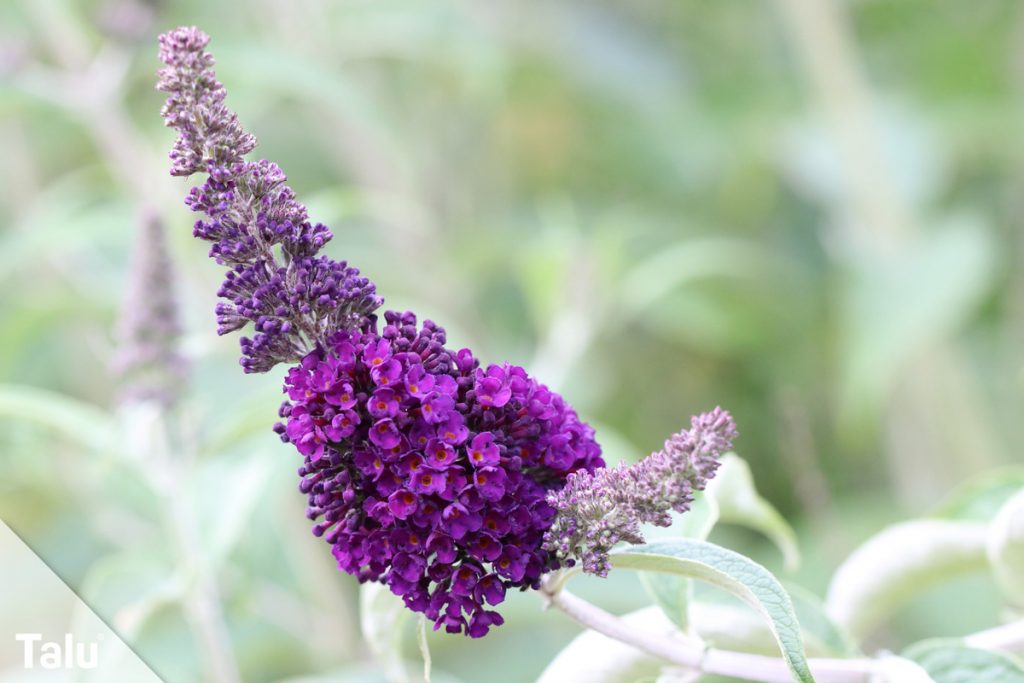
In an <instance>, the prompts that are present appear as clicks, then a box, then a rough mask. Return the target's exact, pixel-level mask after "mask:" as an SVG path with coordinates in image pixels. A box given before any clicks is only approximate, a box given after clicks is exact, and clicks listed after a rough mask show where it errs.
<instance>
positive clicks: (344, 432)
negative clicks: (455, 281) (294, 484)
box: [278, 311, 603, 637]
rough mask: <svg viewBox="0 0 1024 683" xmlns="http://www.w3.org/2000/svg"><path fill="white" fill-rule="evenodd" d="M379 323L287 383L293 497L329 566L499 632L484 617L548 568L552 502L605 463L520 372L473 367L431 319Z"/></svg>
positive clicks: (332, 345) (309, 361)
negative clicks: (296, 476) (579, 476)
mask: <svg viewBox="0 0 1024 683" xmlns="http://www.w3.org/2000/svg"><path fill="white" fill-rule="evenodd" d="M384 318H385V325H384V327H383V329H380V330H378V329H377V326H376V324H375V323H369V324H367V325H366V326H365V327H364V328H363V330H362V331H357V330H354V329H347V330H341V331H339V332H338V333H336V334H335V335H333V336H332V337H331V338H330V340H329V341H328V343H327V345H326V346H325V347H324V348H322V349H318V350H316V351H314V352H312V353H310V354H309V355H307V356H306V357H305V358H303V359H302V361H301V362H300V363H299V364H298V365H296V366H295V367H293V368H292V369H291V370H289V371H288V375H287V377H286V380H285V392H286V393H287V394H288V398H289V400H288V401H287V402H286V403H285V404H284V406H282V410H281V415H282V416H283V417H284V418H285V419H286V420H287V422H286V423H285V424H284V425H283V427H281V428H280V429H279V430H278V433H279V434H281V437H282V439H283V440H284V441H288V442H291V443H293V444H294V445H295V447H296V448H297V449H298V451H299V453H300V454H302V455H303V457H304V465H303V467H302V468H301V469H300V470H299V472H300V475H301V476H302V482H301V484H300V487H299V488H300V490H301V491H302V492H303V493H305V494H306V495H307V496H308V498H309V507H308V512H309V516H310V518H312V519H315V520H317V523H316V526H315V527H314V533H316V534H317V535H318V536H322V537H323V538H324V539H325V540H326V541H327V542H328V543H330V544H331V546H332V551H333V554H334V557H335V558H336V559H337V561H338V566H339V568H341V569H342V570H344V571H346V572H348V573H350V574H353V575H355V576H356V577H357V578H358V579H359V580H360V581H381V582H383V583H385V584H387V585H388V587H389V588H390V589H391V590H392V591H393V592H394V593H396V594H397V595H400V596H402V598H403V600H404V601H405V604H406V605H407V606H408V607H409V608H410V609H412V610H415V611H417V612H422V613H424V614H425V615H426V616H427V617H428V618H429V619H431V620H432V621H433V622H434V626H435V628H436V629H440V628H444V629H445V630H446V631H448V632H452V633H465V634H467V635H469V636H471V637H480V636H483V635H485V634H486V633H487V632H488V630H489V629H490V628H492V627H494V626H498V625H500V624H501V623H502V622H503V620H502V618H501V616H500V615H499V614H498V613H497V612H495V611H493V610H491V609H488V607H490V606H494V605H497V604H499V603H501V602H502V601H503V600H504V599H505V594H506V592H507V591H508V590H509V589H511V588H520V589H525V588H537V587H538V586H539V585H540V577H541V574H542V573H544V572H545V571H549V570H551V569H555V568H557V567H558V563H559V561H558V558H557V557H556V556H555V554H554V553H552V552H550V551H548V550H546V549H544V548H543V547H542V543H543V539H544V534H545V532H546V531H547V529H548V527H549V526H550V524H551V522H552V520H553V519H554V514H555V509H554V508H553V507H552V506H551V504H550V503H549V502H548V501H547V496H548V495H550V494H551V493H553V492H557V491H558V490H560V489H561V487H562V486H563V485H564V484H565V483H566V481H567V479H568V478H569V477H570V476H571V475H572V473H574V472H591V471H593V470H594V469H595V468H597V467H600V466H602V465H603V461H602V460H601V449H600V447H599V446H598V445H597V443H596V442H595V441H594V432H593V430H592V429H591V428H590V427H589V426H587V425H586V424H585V423H583V422H581V421H580V420H579V418H578V417H577V415H576V413H575V411H573V409H572V408H571V407H570V406H569V405H568V404H566V403H565V402H564V401H563V400H562V398H561V397H560V396H559V395H558V394H556V393H554V392H552V391H550V390H548V389H547V388H546V387H544V386H543V385H542V384H539V383H537V381H536V380H534V379H533V378H531V377H529V375H527V374H526V372H525V371H524V370H523V369H522V368H519V367H516V366H511V365H500V366H499V365H492V366H490V367H488V368H480V367H479V363H478V362H477V361H476V359H475V358H474V357H473V356H472V354H471V353H470V352H469V351H468V350H465V349H463V350H461V351H458V352H452V351H449V350H448V349H447V348H446V347H445V341H446V339H445V333H444V330H443V329H442V328H440V327H438V326H436V325H434V324H432V323H430V322H429V321H425V322H424V323H423V325H422V326H421V327H419V328H417V326H416V317H415V316H414V315H412V314H411V313H404V314H399V313H395V312H391V311H389V312H387V313H386V314H385V316H384ZM385 369H386V370H385ZM483 397H486V398H483ZM339 415H345V416H346V417H345V418H344V422H345V425H344V429H341V425H340V424H339V420H338V417H339Z"/></svg>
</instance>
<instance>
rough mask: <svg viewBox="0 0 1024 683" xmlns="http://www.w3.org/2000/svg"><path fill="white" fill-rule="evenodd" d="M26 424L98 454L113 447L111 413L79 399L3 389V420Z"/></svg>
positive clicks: (19, 388)
mask: <svg viewBox="0 0 1024 683" xmlns="http://www.w3.org/2000/svg"><path fill="white" fill-rule="evenodd" d="M2 418H11V419H17V420H27V421H29V422H34V423H36V424H38V425H40V426H42V427H46V428H48V429H52V430H54V431H56V432H60V433H62V434H64V435H65V436H67V437H70V438H72V439H74V440H75V441H77V442H79V443H81V444H82V445H84V446H87V447H89V448H91V449H93V450H95V451H99V452H102V451H105V450H107V449H109V448H110V447H111V446H112V444H113V439H112V436H113V433H114V422H113V419H112V418H111V416H110V415H109V414H108V413H105V412H103V411H102V410H100V409H99V408H97V407H95V406H93V405H90V404H88V403H85V402H83V401H79V400H77V399H74V398H71V397H70V396H66V395H65V394H59V393H57V392H55V391H47V390H46V389H39V388H36V387H30V386H24V385H16V384H7V385H0V419H2Z"/></svg>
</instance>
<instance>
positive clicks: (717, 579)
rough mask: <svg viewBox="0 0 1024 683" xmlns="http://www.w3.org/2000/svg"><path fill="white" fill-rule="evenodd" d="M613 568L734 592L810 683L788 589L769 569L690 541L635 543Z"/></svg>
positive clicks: (615, 556)
mask: <svg viewBox="0 0 1024 683" xmlns="http://www.w3.org/2000/svg"><path fill="white" fill-rule="evenodd" d="M611 563H612V566H613V567H617V568H622V569H638V570H641V571H653V572H664V573H669V574H678V575H680V576H686V577H689V578H694V579H700V580H702V581H706V582H708V583H711V584H713V585H716V586H718V587H720V588H723V589H725V590H727V591H729V592H730V593H732V594H733V595H736V596H737V597H739V598H740V599H742V600H743V601H745V602H746V603H747V604H749V605H750V606H751V607H753V608H754V609H756V610H757V611H758V612H760V613H761V615H762V616H764V618H765V619H766V620H767V621H768V624H769V627H770V628H771V630H772V634H773V635H774V636H775V639H776V641H777V642H778V645H779V650H780V651H781V653H782V657H783V659H784V660H785V662H786V665H787V666H788V667H789V670H790V672H791V673H792V674H793V677H794V679H795V680H797V681H800V682H801V683H806V682H807V681H813V680H814V677H813V676H812V675H811V670H810V668H809V667H808V665H807V656H806V654H805V653H804V644H803V638H802V637H801V634H800V624H799V622H798V621H797V618H796V614H795V612H794V611H793V603H792V600H790V597H789V594H788V593H786V589H785V588H783V587H782V585H781V584H780V583H779V582H778V580H777V579H776V578H775V577H774V576H772V573H771V572H769V571H768V570H767V569H765V568H764V567H762V566H761V565H759V564H757V563H756V562H754V561H753V560H751V559H749V558H747V557H744V556H743V555H740V554H739V553H736V552H733V551H731V550H727V549H726V548H722V547H720V546H717V545H714V544H712V543H707V542H703V541H693V540H688V539H683V540H678V541H662V542H659V543H650V544H647V545H641V546H635V547H632V548H630V549H629V550H628V551H625V552H620V553H614V554H613V555H612V557H611Z"/></svg>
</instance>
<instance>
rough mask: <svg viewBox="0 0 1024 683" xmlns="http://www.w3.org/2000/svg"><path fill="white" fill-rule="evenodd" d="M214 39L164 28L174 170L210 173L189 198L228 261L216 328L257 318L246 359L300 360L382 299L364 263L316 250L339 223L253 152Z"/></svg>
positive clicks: (250, 364)
mask: <svg viewBox="0 0 1024 683" xmlns="http://www.w3.org/2000/svg"><path fill="white" fill-rule="evenodd" d="M209 40H210V39H209V37H208V36H207V35H206V34H204V33H203V32H202V31H199V30H198V29H196V28H178V29H175V30H174V31H171V32H169V33H166V34H164V35H162V36H160V60H161V61H162V62H163V63H164V64H165V65H166V66H165V68H163V69H161V70H160V72H159V76H160V80H159V82H158V84H157V88H158V89H159V90H162V91H164V92H166V93H167V95H168V96H167V102H166V104H165V105H164V108H163V112H162V113H163V117H164V121H165V123H166V125H167V126H169V127H171V128H174V129H176V130H177V131H178V139H177V141H176V142H175V144H174V149H173V150H172V151H171V153H170V158H171V175H176V176H190V175H193V174H195V173H205V174H207V179H206V182H205V183H204V184H203V185H202V186H200V187H194V188H192V190H191V192H190V193H189V196H188V198H187V199H186V204H187V205H188V206H189V207H190V208H191V209H192V210H193V211H195V212H197V213H200V214H203V215H205V216H206V218H205V219H200V220H198V221H197V222H196V224H195V228H194V230H193V233H194V234H195V236H196V237H198V238H200V239H203V240H206V241H209V242H212V243H213V244H212V246H211V248H210V256H211V257H212V258H213V259H214V260H216V261H217V263H219V264H221V265H223V266H227V268H228V271H227V274H226V277H225V280H224V284H223V285H222V286H221V288H220V290H219V291H218V292H217V293H218V295H219V296H220V297H221V298H222V299H223V301H222V302H221V303H219V304H217V309H216V313H217V323H218V328H217V332H218V334H227V333H229V332H233V331H235V330H238V329H241V328H242V327H245V326H246V325H249V324H252V326H253V330H254V334H253V336H252V337H251V338H250V337H242V339H241V347H242V360H241V364H242V367H243V368H244V369H245V371H246V372H266V371H267V370H269V369H271V368H272V367H274V366H275V365H277V364H278V363H282V362H295V361H297V360H299V359H300V358H302V357H303V356H305V355H306V354H307V353H309V352H310V351H312V350H313V349H314V348H317V347H318V345H319V346H322V345H323V343H324V342H325V341H326V340H327V338H328V337H329V336H330V335H331V334H332V333H333V332H334V331H335V330H337V329H341V328H346V327H358V326H359V325H361V324H363V323H365V322H366V321H367V320H368V319H369V317H370V316H371V315H372V314H373V312H374V311H375V310H376V309H377V308H378V307H379V306H380V305H381V303H382V299H381V298H380V297H378V296H377V294H376V289H375V287H374V285H373V283H372V282H370V281H369V280H368V279H366V278H365V277H361V276H360V274H359V271H358V270H357V269H355V268H351V267H349V266H348V265H347V264H346V263H345V262H344V261H342V262H338V261H334V260H332V259H330V258H328V257H326V256H318V255H317V253H318V252H319V251H320V249H321V247H323V245H324V244H326V243H327V241H328V240H330V239H331V237H332V235H331V231H330V230H329V229H328V228H327V227H326V226H325V225H323V224H321V223H315V224H314V223H311V222H310V221H309V217H308V215H307V213H306V208H305V207H304V206H303V205H302V204H300V203H299V202H298V201H296V199H295V193H294V192H293V191H292V190H291V189H290V188H289V187H288V186H287V185H285V180H286V178H285V175H284V173H283V172H282V171H281V169H280V168H278V167H277V165H276V164H274V163H272V162H269V161H247V160H246V159H245V156H246V155H247V154H248V153H249V152H251V151H252V150H253V149H254V148H255V147H256V138H255V137H253V136H252V135H250V134H249V133H247V132H245V130H243V129H242V127H241V125H240V124H239V122H238V117H237V116H236V115H235V114H234V113H233V112H232V111H231V110H230V109H228V108H227V106H226V105H225V104H224V98H225V90H224V87H223V86H222V85H221V84H220V83H219V82H218V81H217V79H216V76H215V74H214V71H213V63H214V60H213V56H212V55H211V54H209V53H208V52H206V50H205V48H206V45H207V43H209Z"/></svg>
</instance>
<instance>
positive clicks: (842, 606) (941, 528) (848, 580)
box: [825, 519, 987, 638]
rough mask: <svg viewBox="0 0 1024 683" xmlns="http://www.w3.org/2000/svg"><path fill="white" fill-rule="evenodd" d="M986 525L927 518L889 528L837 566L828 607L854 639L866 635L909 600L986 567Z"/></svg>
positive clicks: (829, 612) (826, 609)
mask: <svg viewBox="0 0 1024 683" xmlns="http://www.w3.org/2000/svg"><path fill="white" fill-rule="evenodd" d="M985 538H986V527H985V525H983V524H977V523H974V522H957V521H947V520H938V519H922V520H915V521H910V522H905V523H903V524H897V525H895V526H892V527H889V528H888V529H885V530H884V531H882V532H881V533H879V534H878V535H876V536H873V537H872V538H870V539H869V540H868V541H867V542H866V543H864V544H863V545H862V546H860V548H858V549H857V550H856V551H854V552H853V554H852V555H850V557H849V558H847V560H846V561H845V562H843V564H842V565H841V566H840V567H839V569H838V570H836V573H835V575H834V576H833V578H832V583H831V585H830V586H829V589H828V596H827V597H826V599H825V611H826V612H827V613H828V614H829V616H831V617H832V619H833V620H834V621H835V622H836V623H838V624H839V625H840V626H842V627H843V628H845V629H846V630H847V631H848V632H849V633H850V634H851V635H852V636H853V637H854V638H860V637H863V636H864V635H866V634H867V633H869V632H870V631H871V629H873V628H874V627H875V626H877V625H878V624H879V623H880V622H882V621H883V620H885V619H886V618H887V617H888V616H889V615H891V614H892V613H893V612H895V611H896V610H897V609H898V608H899V607H900V606H901V605H902V604H903V603H905V602H906V601H907V600H908V599H910V598H911V597H913V596H914V595H917V594H918V593H920V592H922V591H924V590H927V589H928V588H930V587H932V586H934V585H936V584H938V583H940V582H942V581H945V580H948V579H950V578H953V577H956V576H960V575H962V574H965V573H967V572H971V571H975V570H980V569H984V568H985V567H986V565H987V559H986V557H985Z"/></svg>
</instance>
